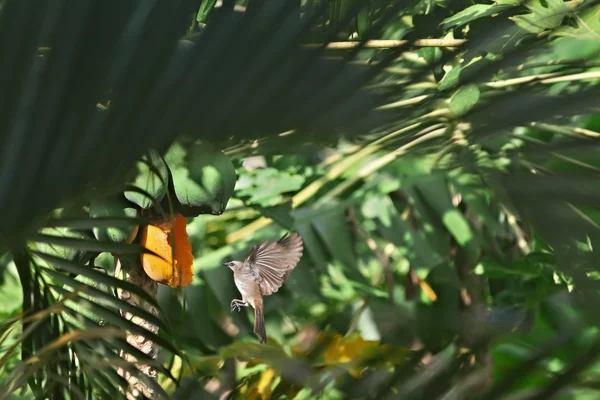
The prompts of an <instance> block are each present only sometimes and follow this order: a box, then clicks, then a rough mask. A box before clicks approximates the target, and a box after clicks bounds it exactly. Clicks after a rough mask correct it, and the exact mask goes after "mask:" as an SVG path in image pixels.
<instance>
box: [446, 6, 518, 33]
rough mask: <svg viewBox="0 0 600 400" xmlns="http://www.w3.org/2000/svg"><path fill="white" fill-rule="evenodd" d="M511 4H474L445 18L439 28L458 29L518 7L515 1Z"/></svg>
mask: <svg viewBox="0 0 600 400" xmlns="http://www.w3.org/2000/svg"><path fill="white" fill-rule="evenodd" d="M511 3H512V4H474V5H472V6H470V7H467V8H465V9H464V10H462V11H460V12H458V13H456V14H454V15H453V16H451V17H448V18H446V19H445V20H443V21H442V22H441V23H440V26H441V27H442V29H449V28H455V27H459V26H462V25H466V24H468V23H469V22H471V21H474V20H476V19H479V18H484V17H489V16H491V15H494V14H498V13H501V12H502V11H504V10H508V9H510V8H513V7H515V6H517V5H518V2H517V1H512V0H511Z"/></svg>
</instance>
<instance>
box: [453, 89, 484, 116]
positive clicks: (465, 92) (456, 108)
mask: <svg viewBox="0 0 600 400" xmlns="http://www.w3.org/2000/svg"><path fill="white" fill-rule="evenodd" d="M478 100H479V88H478V87H477V86H476V85H466V86H463V87H461V88H460V89H458V91H457V92H456V93H455V94H454V96H452V98H451V99H450V111H452V113H453V114H454V115H456V116H457V117H460V116H462V115H465V114H466V113H468V112H469V111H470V110H471V108H473V106H474V105H475V104H477V101H478Z"/></svg>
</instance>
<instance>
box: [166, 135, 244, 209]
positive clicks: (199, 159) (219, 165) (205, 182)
mask: <svg viewBox="0 0 600 400" xmlns="http://www.w3.org/2000/svg"><path fill="white" fill-rule="evenodd" d="M165 161H166V162H167V164H168V165H169V168H170V170H171V174H172V178H173V186H174V189H175V193H174V194H175V196H176V198H177V200H178V201H179V203H180V204H181V205H182V206H184V207H187V208H189V209H191V210H198V212H196V213H195V215H198V214H199V213H212V214H221V213H222V212H223V211H224V210H225V208H226V206H227V202H228V201H229V199H230V198H231V196H232V195H233V191H234V188H235V183H236V173H235V168H234V167H233V164H232V163H231V160H230V159H229V157H227V156H226V155H225V154H223V152H221V151H220V150H218V149H216V148H215V147H214V146H212V145H211V144H209V143H208V142H199V143H194V144H189V145H187V146H186V147H184V145H183V144H182V143H179V142H175V143H174V144H173V145H172V146H171V148H170V149H169V150H168V151H167V153H166V155H165ZM192 214H194V213H193V212H192Z"/></svg>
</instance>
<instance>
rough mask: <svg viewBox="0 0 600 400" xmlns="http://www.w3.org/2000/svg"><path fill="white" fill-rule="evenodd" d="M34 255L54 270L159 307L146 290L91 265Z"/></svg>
mask: <svg viewBox="0 0 600 400" xmlns="http://www.w3.org/2000/svg"><path fill="white" fill-rule="evenodd" d="M32 254H34V255H36V256H38V257H40V258H41V259H43V260H45V261H46V262H48V263H49V264H50V265H52V266H53V267H54V268H57V269H61V270H63V271H65V272H68V273H71V274H76V275H83V276H86V277H88V278H90V279H92V280H94V281H96V282H98V283H100V284H103V285H106V286H108V287H115V288H121V289H123V290H126V291H128V292H131V293H133V294H135V295H137V296H139V297H140V298H142V299H144V300H145V301H147V302H149V303H150V304H152V305H154V306H156V307H158V303H157V302H156V300H155V299H154V298H153V297H152V296H150V295H149V294H148V293H147V292H146V291H145V290H143V289H142V288H140V287H139V286H138V285H134V284H133V283H131V282H127V281H124V280H121V279H117V278H115V277H114V276H111V275H108V274H107V273H106V272H100V271H98V270H96V269H94V268H92V267H91V266H89V265H82V264H78V263H76V262H73V261H69V260H65V259H63V258H60V257H55V256H52V255H48V254H44V253H41V252H38V251H34V252H32Z"/></svg>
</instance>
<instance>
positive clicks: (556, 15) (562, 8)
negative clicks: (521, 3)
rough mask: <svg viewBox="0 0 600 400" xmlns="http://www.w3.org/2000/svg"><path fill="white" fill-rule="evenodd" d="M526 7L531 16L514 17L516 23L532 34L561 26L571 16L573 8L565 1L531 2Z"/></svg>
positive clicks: (532, 0) (534, 0)
mask: <svg viewBox="0 0 600 400" xmlns="http://www.w3.org/2000/svg"><path fill="white" fill-rule="evenodd" d="M525 6H526V7H527V8H528V9H529V10H530V11H531V13H529V14H525V15H517V16H515V17H512V19H513V20H514V21H515V23H516V24H517V25H518V26H519V27H521V28H522V29H524V30H526V31H527V32H531V33H540V32H542V31H545V30H546V29H554V28H556V27H557V26H559V25H560V24H561V23H562V21H563V19H564V18H565V17H566V16H567V15H568V14H569V12H570V11H571V8H570V7H569V5H568V4H567V3H566V2H564V1H563V0H546V1H544V2H542V0H530V1H528V2H526V3H525Z"/></svg>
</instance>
